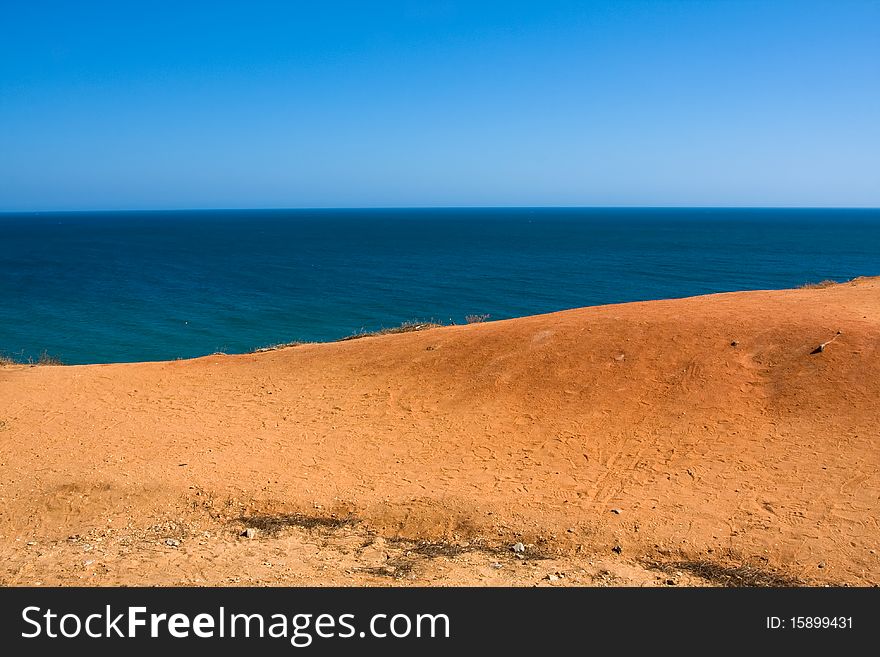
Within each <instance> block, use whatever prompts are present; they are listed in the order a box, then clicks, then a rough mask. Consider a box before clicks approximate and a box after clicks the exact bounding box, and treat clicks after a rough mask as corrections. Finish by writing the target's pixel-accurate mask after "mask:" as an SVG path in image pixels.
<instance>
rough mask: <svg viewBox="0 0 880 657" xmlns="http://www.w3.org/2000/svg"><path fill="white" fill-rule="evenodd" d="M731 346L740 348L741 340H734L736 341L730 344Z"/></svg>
mask: <svg viewBox="0 0 880 657" xmlns="http://www.w3.org/2000/svg"><path fill="white" fill-rule="evenodd" d="M730 346H731V347H738V346H739V340H734V341H732V342H731V343H730Z"/></svg>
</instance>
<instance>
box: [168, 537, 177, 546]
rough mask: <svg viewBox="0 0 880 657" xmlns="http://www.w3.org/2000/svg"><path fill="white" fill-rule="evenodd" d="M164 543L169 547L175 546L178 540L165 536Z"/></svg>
mask: <svg viewBox="0 0 880 657" xmlns="http://www.w3.org/2000/svg"><path fill="white" fill-rule="evenodd" d="M165 545H168V546H170V547H177V546H179V545H180V541H178V540H177V539H175V538H166V539H165Z"/></svg>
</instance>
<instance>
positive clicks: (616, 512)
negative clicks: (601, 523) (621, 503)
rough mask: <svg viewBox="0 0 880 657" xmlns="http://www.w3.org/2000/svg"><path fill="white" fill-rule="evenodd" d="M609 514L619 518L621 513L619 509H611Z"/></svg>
mask: <svg viewBox="0 0 880 657" xmlns="http://www.w3.org/2000/svg"><path fill="white" fill-rule="evenodd" d="M611 513H613V514H615V515H618V516H619V515H620V514H621V513H623V512H622V511H621V510H620V509H611Z"/></svg>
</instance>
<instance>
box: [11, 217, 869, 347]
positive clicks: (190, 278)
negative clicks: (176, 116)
mask: <svg viewBox="0 0 880 657" xmlns="http://www.w3.org/2000/svg"><path fill="white" fill-rule="evenodd" d="M878 274H880V210H824V209H822V210H820V209H810V210H797V209H790V210H788V209H787V210H775V209H774V210H763V209H598V208H595V209H530V208H517V209H507V208H504V209H502V208H495V209H437V210H425V209H393V210H372V209H371V210H254V211H239V210H236V211H185V212H183V211H181V212H177V211H175V212H96V213H91V212H77V213H31V214H8V213H7V214H0V354H5V355H6V356H10V357H13V358H14V359H16V360H22V361H26V360H28V359H37V358H38V357H39V355H40V354H41V353H42V352H44V351H45V352H47V353H48V354H51V355H52V356H55V357H57V358H60V359H61V360H62V361H63V362H64V363H68V364H81V363H106V362H116V361H142V360H170V359H175V358H189V357H193V356H202V355H205V354H210V353H214V352H218V351H219V352H226V353H240V352H247V351H250V350H253V349H255V348H258V347H262V346H267V345H272V344H276V343H281V342H290V341H326V340H335V339H339V338H342V337H345V336H348V335H351V334H353V333H357V332H362V331H370V330H376V329H379V328H383V327H392V326H396V325H399V324H401V323H402V322H406V321H412V320H418V321H429V320H433V321H437V322H441V323H452V322H455V323H464V322H465V317H466V316H467V315H483V314H485V315H489V319H490V320H495V319H505V318H510V317H517V316H523V315H532V314H535V313H545V312H550V311H555V310H562V309H565V308H575V307H579V306H589V305H596V304H606V303H620V302H624V301H637V300H648V299H663V298H671V297H684V296H690V295H695V294H706V293H710V292H729V291H734V290H749V289H772V288H788V287H796V286H799V285H803V284H805V283H808V282H817V281H821V280H824V279H832V280H836V281H843V280H847V279H850V278H853V277H855V276H862V275H878Z"/></svg>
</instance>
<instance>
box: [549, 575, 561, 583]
mask: <svg viewBox="0 0 880 657" xmlns="http://www.w3.org/2000/svg"><path fill="white" fill-rule="evenodd" d="M558 579H559V576H558V575H553V574H551V575H547V580H548V581H550V582H555V581H557V580H558Z"/></svg>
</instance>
